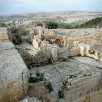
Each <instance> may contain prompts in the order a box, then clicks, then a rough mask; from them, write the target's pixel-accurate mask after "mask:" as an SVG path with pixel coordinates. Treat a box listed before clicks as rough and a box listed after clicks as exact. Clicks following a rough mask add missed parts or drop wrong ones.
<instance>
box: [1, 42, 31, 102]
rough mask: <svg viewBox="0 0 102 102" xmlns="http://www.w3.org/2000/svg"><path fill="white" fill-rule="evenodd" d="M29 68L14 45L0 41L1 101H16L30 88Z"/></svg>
mask: <svg viewBox="0 0 102 102" xmlns="http://www.w3.org/2000/svg"><path fill="white" fill-rule="evenodd" d="M28 76H29V72H28V69H27V67H26V65H25V63H24V61H23V60H22V58H21V56H20V54H19V53H18V51H17V50H16V49H15V48H14V45H13V44H12V43H11V42H9V41H6V42H0V102H16V101H18V100H20V99H21V98H22V97H23V96H24V95H25V94H26V92H27V89H28Z"/></svg>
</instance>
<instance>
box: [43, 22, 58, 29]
mask: <svg viewBox="0 0 102 102" xmlns="http://www.w3.org/2000/svg"><path fill="white" fill-rule="evenodd" d="M45 27H46V28H48V29H57V28H58V24H57V23H56V22H51V21H50V22H48V23H47V24H46V26H45Z"/></svg>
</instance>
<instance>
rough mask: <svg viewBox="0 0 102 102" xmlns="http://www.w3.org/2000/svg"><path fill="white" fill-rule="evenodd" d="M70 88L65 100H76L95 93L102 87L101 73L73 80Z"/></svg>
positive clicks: (70, 101)
mask: <svg viewBox="0 0 102 102" xmlns="http://www.w3.org/2000/svg"><path fill="white" fill-rule="evenodd" d="M68 89H69V91H65V98H64V100H65V102H74V101H75V100H77V99H80V98H83V97H85V96H88V95H90V94H92V93H95V92H97V91H99V90H100V89H101V86H100V74H99V73H96V74H93V75H92V76H86V77H83V78H81V79H79V80H75V81H72V85H71V86H69V87H68ZM75 102H76V101H75ZM85 102H86V101H85ZM88 102H89V101H88Z"/></svg>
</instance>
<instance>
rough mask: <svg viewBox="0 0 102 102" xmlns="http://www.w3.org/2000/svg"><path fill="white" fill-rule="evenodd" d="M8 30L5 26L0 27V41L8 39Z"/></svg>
mask: <svg viewBox="0 0 102 102" xmlns="http://www.w3.org/2000/svg"><path fill="white" fill-rule="evenodd" d="M10 39H11V35H10V30H9V29H7V28H0V41H5V40H10Z"/></svg>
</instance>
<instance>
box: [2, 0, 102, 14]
mask: <svg viewBox="0 0 102 102" xmlns="http://www.w3.org/2000/svg"><path fill="white" fill-rule="evenodd" d="M73 10H74V11H99V12H102V0H0V14H19V13H33V12H43V11H73Z"/></svg>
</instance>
